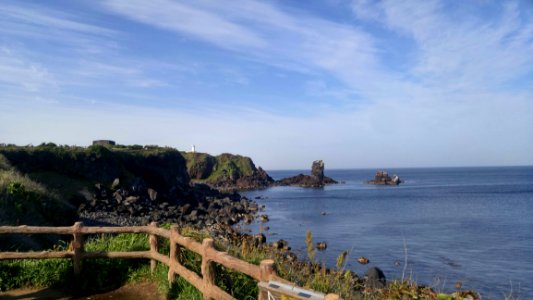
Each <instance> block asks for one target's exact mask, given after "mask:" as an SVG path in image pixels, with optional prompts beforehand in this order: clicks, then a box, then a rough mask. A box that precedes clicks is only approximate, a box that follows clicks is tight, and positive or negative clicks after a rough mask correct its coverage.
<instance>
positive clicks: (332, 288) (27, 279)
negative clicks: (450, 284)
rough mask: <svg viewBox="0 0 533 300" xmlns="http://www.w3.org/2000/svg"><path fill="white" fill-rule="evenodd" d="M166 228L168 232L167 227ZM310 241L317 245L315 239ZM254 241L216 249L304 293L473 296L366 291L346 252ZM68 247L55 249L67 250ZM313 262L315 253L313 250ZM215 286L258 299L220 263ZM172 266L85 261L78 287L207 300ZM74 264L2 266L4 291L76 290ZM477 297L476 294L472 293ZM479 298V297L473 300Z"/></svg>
mask: <svg viewBox="0 0 533 300" xmlns="http://www.w3.org/2000/svg"><path fill="white" fill-rule="evenodd" d="M164 227H166V228H168V225H165V226H164ZM181 234H182V235H185V236H190V237H192V238H193V239H195V240H197V241H201V240H202V239H203V238H205V237H208V236H209V235H208V234H207V233H206V232H205V231H196V230H193V229H189V228H183V229H182V230H181ZM307 241H308V243H309V244H312V242H313V241H312V236H311V234H309V235H308V238H307ZM249 245H250V243H249V242H244V240H243V242H242V243H241V244H227V243H222V242H220V241H218V242H217V243H215V247H216V248H217V249H218V250H219V251H227V252H228V253H230V254H231V255H233V256H234V257H237V258H240V259H243V260H245V261H248V262H250V263H254V264H259V262H260V261H261V260H263V259H274V260H275V262H276V271H277V273H278V275H279V276H281V277H283V278H285V279H287V280H289V281H291V282H294V283H296V284H298V285H300V286H303V287H305V288H309V289H314V290H316V291H319V292H323V293H336V294H339V295H340V296H341V297H342V298H343V299H369V300H372V299H432V300H435V299H450V300H459V299H466V296H467V295H469V294H472V292H469V291H457V292H455V293H452V294H445V293H436V292H434V291H433V290H432V289H431V288H429V287H423V286H418V285H417V284H416V283H415V282H413V281H411V280H404V281H392V282H390V283H389V285H388V286H387V287H386V288H385V289H382V290H367V289H365V288H364V286H363V281H362V280H361V279H360V278H358V277H357V275H356V274H354V273H352V272H351V271H349V270H346V269H345V268H344V267H345V260H346V255H347V254H346V253H341V254H340V255H339V258H338V260H337V266H336V267H334V268H332V269H329V270H327V269H326V268H325V267H324V266H322V265H321V264H319V263H317V262H314V260H307V261H292V262H290V261H288V260H286V259H285V257H284V253H282V252H280V251H277V250H273V249H271V248H269V247H266V246H259V247H252V246H249ZM67 247H68V245H67V244H65V243H63V244H60V245H58V246H56V247H55V249H56V250H62V249H66V248H67ZM148 249H149V246H148V237H147V236H146V235H144V234H118V235H96V236H93V237H91V238H90V239H89V240H88V241H87V243H86V251H145V250H148ZM308 251H309V252H310V253H309V254H310V257H311V258H312V257H313V255H312V252H313V251H314V249H312V247H309V249H308ZM160 252H161V253H163V254H166V255H168V253H169V243H168V240H165V239H160ZM179 259H180V260H181V261H182V263H183V264H184V265H185V266H186V267H187V268H188V269H190V270H192V271H194V272H196V273H198V274H199V273H200V266H201V257H200V256H199V255H198V254H196V253H193V252H192V251H189V250H186V249H182V251H181V255H180V257H179ZM215 272H216V280H215V281H216V284H217V286H219V287H220V288H222V289H223V290H225V291H226V292H228V293H230V294H231V295H232V296H233V297H235V298H237V299H255V298H256V297H257V292H258V291H257V282H256V281H255V280H253V279H252V278H250V277H248V276H246V275H244V274H242V273H239V272H236V271H233V270H228V269H227V268H225V267H224V266H222V265H219V264H215ZM167 273H168V267H166V266H164V265H162V264H158V266H157V268H156V270H155V272H154V273H151V272H150V268H149V263H148V261H146V260H125V259H85V260H84V261H83V269H82V274H81V276H80V278H82V279H81V281H80V282H78V284H79V285H80V286H81V287H82V288H84V290H85V291H86V293H91V292H101V291H105V290H109V289H113V288H117V287H119V286H121V285H123V284H125V283H135V282H140V281H143V280H149V281H152V282H155V283H157V285H158V286H159V289H160V291H161V293H163V294H164V295H167V297H168V298H169V299H202V295H201V293H200V292H199V291H198V290H197V289H196V288H195V287H193V286H192V285H191V284H189V283H188V282H186V281H185V280H184V279H183V278H181V277H179V276H177V275H176V280H175V282H174V283H173V284H172V287H171V286H169V284H168V281H167ZM73 278H74V276H73V271H72V263H71V260H69V259H48V260H15V261H1V262H0V290H1V291H5V290H9V289H13V288H18V287H56V288H57V287H59V288H61V287H69V286H73V284H74V282H73V280H74V279H73ZM473 295H475V293H474V294H473ZM474 299H475V298H474Z"/></svg>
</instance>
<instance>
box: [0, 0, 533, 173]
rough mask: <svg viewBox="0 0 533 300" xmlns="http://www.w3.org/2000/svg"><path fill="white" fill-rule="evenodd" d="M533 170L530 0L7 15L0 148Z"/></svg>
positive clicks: (84, 3)
mask: <svg viewBox="0 0 533 300" xmlns="http://www.w3.org/2000/svg"><path fill="white" fill-rule="evenodd" d="M95 139H112V140H115V141H116V142H117V143H119V144H141V145H152V144H157V145H161V146H171V147H175V148H177V149H179V150H189V149H190V148H191V146H192V145H195V146H196V150H197V151H199V152H208V153H211V154H220V153H224V152H229V153H235V154H241V155H246V156H250V157H251V158H252V159H253V160H254V161H255V163H256V165H258V166H262V167H263V168H265V169H267V170H272V169H307V168H310V166H311V163H312V161H313V160H316V159H322V160H323V161H324V162H325V164H326V169H327V168H385V167H389V168H399V167H446V166H509V165H533V2H532V1H530V0H524V1H511V0H510V1H498V0H494V1H491V0H468V1H438V0H425V1H409V0H407V1H406V0H398V1H374V0H353V1H349V0H346V1H342V0H323V1H300V0H270V1H269V0H264V1H254V0H246V1H245V0H231V1H215V0H212V1H205V0H195V1H179V0H150V1H145V0H103V1H93V0H78V1H70V0H64V1H60V0H50V1H19V0H16V1H10V0H2V1H0V142H3V143H14V144H19V145H27V144H33V145H38V144H40V143H42V142H54V143H56V144H69V145H80V146H87V145H90V144H91V142H92V140H95Z"/></svg>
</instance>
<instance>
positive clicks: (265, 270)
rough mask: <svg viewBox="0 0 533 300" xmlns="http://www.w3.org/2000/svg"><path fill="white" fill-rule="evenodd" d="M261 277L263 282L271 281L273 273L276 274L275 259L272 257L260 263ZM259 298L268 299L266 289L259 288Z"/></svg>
mask: <svg viewBox="0 0 533 300" xmlns="http://www.w3.org/2000/svg"><path fill="white" fill-rule="evenodd" d="M259 270H260V272H261V273H260V274H261V275H260V277H261V281H262V282H267V281H269V280H270V279H271V278H272V276H273V275H276V271H275V270H274V261H273V260H272V259H265V260H262V261H261V263H260V264H259ZM257 300H268V295H267V292H266V291H261V289H259V295H257Z"/></svg>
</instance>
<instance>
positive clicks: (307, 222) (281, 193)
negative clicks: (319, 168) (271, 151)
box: [244, 167, 533, 299]
mask: <svg viewBox="0 0 533 300" xmlns="http://www.w3.org/2000/svg"><path fill="white" fill-rule="evenodd" d="M388 171H389V173H390V174H393V173H394V174H398V175H399V176H400V177H401V178H402V179H403V180H404V181H405V182H404V183H403V184H401V185H400V186H373V185H368V184H365V182H366V180H368V179H371V178H372V177H373V176H374V173H375V170H327V171H326V175H327V176H330V177H332V178H334V179H336V180H338V181H344V183H342V184H339V185H332V186H327V187H325V188H323V189H304V188H297V187H275V188H269V189H265V190H257V191H250V192H246V193H244V195H246V196H247V197H249V198H255V197H258V196H261V197H262V199H258V200H256V201H258V202H259V203H260V204H264V205H265V206H266V208H265V213H266V214H268V215H269V217H270V222H269V223H268V224H267V225H268V226H270V230H269V231H268V232H267V239H268V240H269V241H270V242H272V241H275V240H278V239H285V240H288V241H289V245H290V246H291V247H292V248H293V250H295V251H296V252H297V253H300V254H301V256H305V233H306V231H307V230H311V232H312V234H313V239H314V241H315V242H318V241H326V242H327V244H328V248H327V250H326V251H324V252H322V253H320V255H319V256H318V259H320V260H321V261H324V262H326V263H327V264H328V265H330V266H333V265H334V264H335V259H336V257H337V255H339V254H340V253H341V251H343V250H348V251H350V256H349V262H348V265H347V267H348V268H350V269H352V270H354V271H356V272H357V273H358V274H359V275H361V276H362V275H363V274H364V272H365V271H366V269H367V268H368V267H369V266H377V267H379V268H381V269H382V270H383V271H384V272H385V275H386V276H387V278H388V279H392V278H401V277H402V274H404V275H405V276H406V277H407V276H411V277H412V278H413V279H415V280H416V281H417V282H419V283H423V284H428V285H431V286H433V287H434V288H436V289H437V290H443V291H448V292H450V291H453V290H454V288H453V285H454V284H455V282H457V281H461V282H463V288H465V289H475V290H478V291H480V292H481V293H482V296H483V299H503V298H504V296H506V295H509V294H511V293H512V295H513V296H517V297H520V299H533V167H498V168H427V169H389V170H388ZM307 172H308V171H270V172H269V174H270V175H271V176H273V177H274V178H275V179H280V178H283V177H286V176H292V175H296V174H298V173H307ZM322 212H326V213H327V214H326V215H325V216H323V215H322V214H321V213H322ZM251 227H252V230H253V231H255V232H257V231H258V227H259V225H258V224H254V225H252V226H251ZM405 252H407V256H406V255H405ZM361 255H362V256H366V257H368V258H369V259H370V261H371V263H370V264H369V265H366V266H362V265H359V264H358V263H357V262H356V261H355V259H356V258H357V257H359V256H361ZM406 258H407V264H406V265H404V260H405V259H406ZM398 262H400V263H401V264H400V265H399V266H398ZM404 270H405V273H404Z"/></svg>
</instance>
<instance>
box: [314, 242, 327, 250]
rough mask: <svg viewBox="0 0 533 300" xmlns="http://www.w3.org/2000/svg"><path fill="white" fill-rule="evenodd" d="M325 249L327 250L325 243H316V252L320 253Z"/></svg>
mask: <svg viewBox="0 0 533 300" xmlns="http://www.w3.org/2000/svg"><path fill="white" fill-rule="evenodd" d="M326 248H328V244H327V243H326V242H318V243H316V250H319V251H322V250H326Z"/></svg>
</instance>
